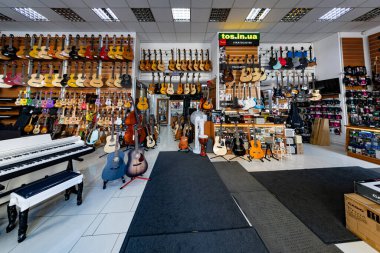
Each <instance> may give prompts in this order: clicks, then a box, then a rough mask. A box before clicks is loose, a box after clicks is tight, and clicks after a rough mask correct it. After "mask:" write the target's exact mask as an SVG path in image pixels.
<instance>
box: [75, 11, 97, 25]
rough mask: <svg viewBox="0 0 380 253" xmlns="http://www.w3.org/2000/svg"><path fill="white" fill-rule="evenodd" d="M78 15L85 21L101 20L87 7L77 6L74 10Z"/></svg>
mask: <svg viewBox="0 0 380 253" xmlns="http://www.w3.org/2000/svg"><path fill="white" fill-rule="evenodd" d="M74 11H75V12H76V13H77V14H78V15H79V16H81V17H82V18H83V19H84V20H86V21H87V22H95V21H102V20H101V19H100V18H99V17H98V16H97V15H96V14H95V12H93V11H92V10H91V9H89V8H78V9H75V10H74Z"/></svg>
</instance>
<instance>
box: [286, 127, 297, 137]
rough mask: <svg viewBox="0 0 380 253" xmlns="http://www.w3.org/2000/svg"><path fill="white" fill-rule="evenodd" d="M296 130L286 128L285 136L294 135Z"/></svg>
mask: <svg viewBox="0 0 380 253" xmlns="http://www.w3.org/2000/svg"><path fill="white" fill-rule="evenodd" d="M294 135H295V130H294V129H292V128H285V137H294Z"/></svg>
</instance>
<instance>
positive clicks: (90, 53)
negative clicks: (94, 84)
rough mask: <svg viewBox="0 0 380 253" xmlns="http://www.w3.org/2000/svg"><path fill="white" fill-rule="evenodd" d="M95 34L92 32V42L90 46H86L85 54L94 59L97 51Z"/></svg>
mask: <svg viewBox="0 0 380 253" xmlns="http://www.w3.org/2000/svg"><path fill="white" fill-rule="evenodd" d="M94 44H95V36H94V35H93V34H92V35H91V43H90V45H89V46H87V48H86V52H85V53H84V56H85V57H86V59H89V60H93V59H94V52H95V47H94V46H95V45H94Z"/></svg>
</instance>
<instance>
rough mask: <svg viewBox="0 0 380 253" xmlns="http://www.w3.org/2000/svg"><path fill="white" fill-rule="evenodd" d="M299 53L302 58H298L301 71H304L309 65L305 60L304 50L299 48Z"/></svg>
mask: <svg viewBox="0 0 380 253" xmlns="http://www.w3.org/2000/svg"><path fill="white" fill-rule="evenodd" d="M301 52H302V57H301V58H300V64H301V69H305V68H306V67H307V65H308V63H309V62H308V60H307V51H305V50H304V48H303V47H301Z"/></svg>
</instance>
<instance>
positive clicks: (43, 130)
mask: <svg viewBox="0 0 380 253" xmlns="http://www.w3.org/2000/svg"><path fill="white" fill-rule="evenodd" d="M47 121H48V116H47V114H46V115H45V120H44V124H43V125H42V128H41V130H40V133H41V134H46V133H47V132H48V127H47Z"/></svg>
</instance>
